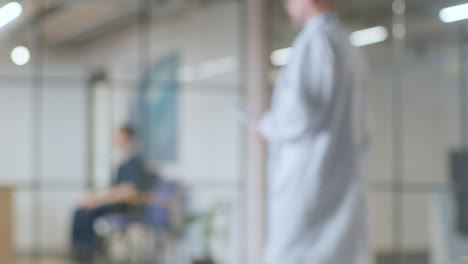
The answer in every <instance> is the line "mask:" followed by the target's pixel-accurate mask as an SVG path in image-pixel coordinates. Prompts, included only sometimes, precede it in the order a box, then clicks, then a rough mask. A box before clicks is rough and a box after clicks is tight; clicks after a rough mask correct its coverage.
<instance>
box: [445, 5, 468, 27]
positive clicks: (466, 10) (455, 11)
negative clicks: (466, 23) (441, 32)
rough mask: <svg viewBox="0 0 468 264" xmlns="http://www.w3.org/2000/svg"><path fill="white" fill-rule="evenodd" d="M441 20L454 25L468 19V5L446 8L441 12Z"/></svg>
mask: <svg viewBox="0 0 468 264" xmlns="http://www.w3.org/2000/svg"><path fill="white" fill-rule="evenodd" d="M439 18H440V20H442V22H444V23H452V22H456V21H460V20H464V19H468V4H463V5H456V6H452V7H446V8H444V9H442V10H440V12H439Z"/></svg>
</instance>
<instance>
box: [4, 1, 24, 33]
mask: <svg viewBox="0 0 468 264" xmlns="http://www.w3.org/2000/svg"><path fill="white" fill-rule="evenodd" d="M21 12H23V7H22V6H21V5H20V4H19V3H17V2H11V3H8V4H6V5H4V6H3V7H2V8H0V27H3V26H5V25H6V24H8V23H10V22H11V21H12V20H14V19H15V18H17V17H19V16H20V15H21Z"/></svg>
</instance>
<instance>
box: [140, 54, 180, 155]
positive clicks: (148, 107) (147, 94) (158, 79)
mask: <svg viewBox="0 0 468 264" xmlns="http://www.w3.org/2000/svg"><path fill="white" fill-rule="evenodd" d="M178 70H179V56H178V55H170V56H167V57H165V58H163V59H161V60H159V61H158V62H157V63H155V64H154V65H153V66H152V67H151V68H150V69H149V70H148V71H147V72H146V73H145V75H144V76H143V79H142V81H141V83H140V85H139V97H138V107H137V108H138V113H139V115H138V118H137V127H138V128H139V129H138V130H139V131H140V135H141V140H142V142H141V143H142V148H143V153H144V154H145V156H146V159H148V160H149V161H166V162H171V161H176V160H177V147H178V140H177V135H178V104H179V80H178ZM133 121H135V119H134V120H133Z"/></svg>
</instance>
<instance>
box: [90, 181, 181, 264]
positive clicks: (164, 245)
mask: <svg viewBox="0 0 468 264" xmlns="http://www.w3.org/2000/svg"><path fill="white" fill-rule="evenodd" d="M131 206H132V207H134V208H137V209H136V210H134V211H135V212H137V213H133V214H124V213H118V214H109V215H106V216H103V217H100V218H98V219H96V221H95V222H94V230H95V232H96V234H98V237H99V250H98V254H97V263H99V264H101V263H102V264H168V263H174V262H175V260H174V258H175V257H176V255H177V254H176V251H177V243H178V240H179V238H180V237H181V234H182V232H183V227H184V217H183V211H184V210H183V189H182V187H181V186H180V185H179V184H177V183H175V182H170V181H164V180H160V181H158V183H157V184H156V185H155V186H154V188H153V190H152V191H150V192H147V193H144V194H141V196H140V197H139V198H138V199H136V200H135V201H133V202H132V205H131Z"/></svg>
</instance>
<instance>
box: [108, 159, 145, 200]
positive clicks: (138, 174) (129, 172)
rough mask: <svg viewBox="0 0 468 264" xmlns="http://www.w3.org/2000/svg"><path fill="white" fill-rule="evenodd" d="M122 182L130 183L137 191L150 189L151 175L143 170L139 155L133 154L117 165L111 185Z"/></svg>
mask: <svg viewBox="0 0 468 264" xmlns="http://www.w3.org/2000/svg"><path fill="white" fill-rule="evenodd" d="M122 183H131V184H133V185H134V186H135V188H136V189H137V190H139V191H148V190H149V189H151V187H152V182H151V177H149V175H148V174H147V173H146V172H145V166H144V164H143V160H142V159H141V158H140V156H138V155H135V156H133V157H131V158H130V159H129V160H128V161H126V162H124V163H123V164H121V165H120V166H119V168H118V170H117V176H116V177H115V180H114V181H113V182H112V186H115V185H119V184H122Z"/></svg>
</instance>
